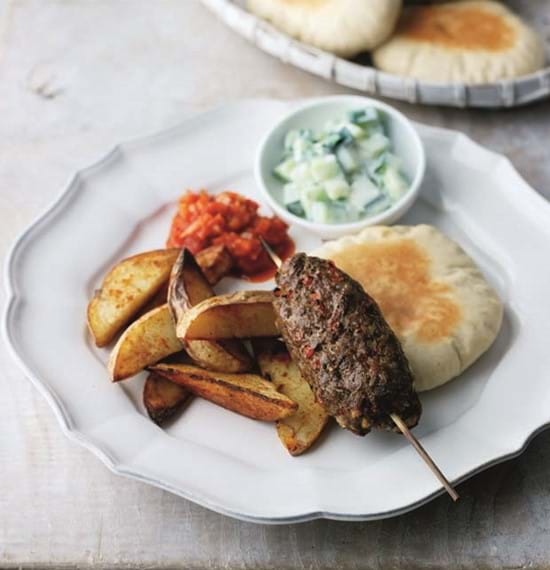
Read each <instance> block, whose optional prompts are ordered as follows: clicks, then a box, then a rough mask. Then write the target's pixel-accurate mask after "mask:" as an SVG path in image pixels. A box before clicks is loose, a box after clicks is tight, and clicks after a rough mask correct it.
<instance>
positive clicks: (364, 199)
mask: <svg viewBox="0 0 550 570" xmlns="http://www.w3.org/2000/svg"><path fill="white" fill-rule="evenodd" d="M381 195H382V193H381V191H380V189H379V188H377V187H376V186H375V185H374V184H373V183H372V182H371V180H370V179H369V178H368V176H366V175H364V174H363V175H361V176H359V177H358V178H356V179H355V180H354V182H353V184H352V190H351V194H350V197H349V202H350V204H353V205H354V206H355V207H356V208H357V209H358V210H364V209H365V208H366V207H367V206H368V205H369V204H370V203H372V202H374V201H375V200H377V199H378V198H380V196H381Z"/></svg>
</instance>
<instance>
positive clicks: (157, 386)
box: [143, 372, 191, 426]
mask: <svg viewBox="0 0 550 570" xmlns="http://www.w3.org/2000/svg"><path fill="white" fill-rule="evenodd" d="M190 398H191V393H190V392H189V391H188V390H186V389H185V388H183V387H182V386H179V385H178V384H174V383H173V382H170V381H169V380H167V379H166V378H164V377H163V376H161V375H160V374H155V373H154V372H151V373H150V374H149V376H147V379H146V380H145V384H144V386H143V405H144V406H145V409H146V410H147V414H148V415H149V417H150V418H151V419H152V420H153V421H154V422H155V423H156V424H157V425H159V426H160V425H162V423H163V422H165V421H166V420H168V419H169V418H171V417H173V416H174V415H175V414H176V413H177V412H178V411H179V410H180V409H181V408H182V406H183V405H184V404H185V403H186V402H188V401H189V399H190Z"/></svg>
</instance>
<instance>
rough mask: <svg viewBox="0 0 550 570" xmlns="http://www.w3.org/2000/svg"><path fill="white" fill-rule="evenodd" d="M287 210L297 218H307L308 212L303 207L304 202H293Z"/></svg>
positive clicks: (288, 205) (287, 206)
mask: <svg viewBox="0 0 550 570" xmlns="http://www.w3.org/2000/svg"><path fill="white" fill-rule="evenodd" d="M286 209H287V210H288V211H289V212H290V213H291V214H294V215H295V216H300V218H303V217H305V215H306V212H305V210H304V207H303V206H302V202H300V201H299V200H297V201H296V202H291V203H290V204H287V205H286Z"/></svg>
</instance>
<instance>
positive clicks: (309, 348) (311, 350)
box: [304, 346, 315, 358]
mask: <svg viewBox="0 0 550 570" xmlns="http://www.w3.org/2000/svg"><path fill="white" fill-rule="evenodd" d="M314 354H315V349H314V348H313V347H312V346H306V347H305V348H304V356H305V357H306V358H311V357H312V356H313V355H314Z"/></svg>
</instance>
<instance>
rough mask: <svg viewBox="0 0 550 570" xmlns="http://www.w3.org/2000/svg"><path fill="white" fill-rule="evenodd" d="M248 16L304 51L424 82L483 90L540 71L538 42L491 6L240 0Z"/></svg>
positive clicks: (467, 0)
mask: <svg viewBox="0 0 550 570" xmlns="http://www.w3.org/2000/svg"><path fill="white" fill-rule="evenodd" d="M248 7H249V9H250V10H251V11H252V12H253V13H255V14H256V15H258V16H260V17H261V18H264V19H266V20H268V21H270V22H271V23H272V24H273V25H274V26H276V27H277V28H279V29H280V30H281V31H283V32H285V33H287V34H289V35H290V36H292V37H294V38H297V39H299V40H300V41H303V42H305V43H307V44H310V45H313V46H315V47H318V48H321V49H323V50H326V51H330V52H333V53H335V54H337V55H340V56H342V57H353V56H355V55H357V54H359V53H361V52H365V51H371V52H372V59H373V61H374V64H375V65H376V66H377V67H378V68H379V69H381V70H383V71H387V72H390V73H394V74H397V75H402V76H406V77H412V78H416V79H420V80H424V81H432V82H463V83H469V84H476V83H488V82H492V81H498V80H502V79H510V78H514V77H519V76H522V75H526V74H529V73H532V72H535V71H537V70H539V69H541V68H543V67H544V45H543V42H542V39H541V38H540V37H539V35H538V34H537V33H536V32H535V31H534V30H533V29H532V28H530V27H529V26H528V25H527V24H525V23H524V22H523V21H522V20H521V19H520V18H519V17H518V16H516V15H515V14H513V13H512V12H511V11H510V10H509V9H508V8H507V7H506V6H504V5H503V4H501V3H500V2H496V1H493V0H461V1H455V2H443V3H438V4H426V5H414V6H407V7H405V8H403V6H402V0H248Z"/></svg>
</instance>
